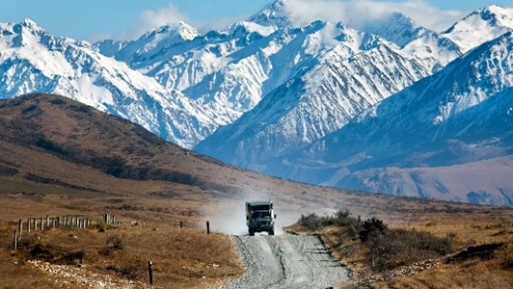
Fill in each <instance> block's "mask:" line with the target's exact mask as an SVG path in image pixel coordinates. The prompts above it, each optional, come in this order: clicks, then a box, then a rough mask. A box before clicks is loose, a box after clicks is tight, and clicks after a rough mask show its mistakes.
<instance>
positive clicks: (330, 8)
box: [0, 0, 513, 40]
mask: <svg viewBox="0 0 513 289" xmlns="http://www.w3.org/2000/svg"><path fill="white" fill-rule="evenodd" d="M286 1H287V3H288V5H289V6H290V9H291V13H292V14H294V15H295V16H296V17H298V18H300V19H302V18H304V19H305V21H306V20H309V19H308V18H318V17H325V18H326V19H327V20H338V21H343V22H347V23H349V22H352V21H353V22H355V21H365V20H366V19H372V18H373V17H374V18H375V17H377V16H379V15H380V14H382V13H384V12H389V11H391V10H397V11H400V12H403V13H404V14H406V15H408V16H410V17H411V18H413V19H414V20H415V21H416V22H417V23H419V24H421V25H424V26H427V27H429V28H431V29H435V30H441V29H445V28H448V26H450V24H452V23H453V22H454V21H456V20H458V19H460V18H461V17H463V16H465V15H466V14H468V13H469V12H471V11H473V10H476V9H479V8H482V7H485V6H488V5H492V4H497V5H503V6H509V7H513V1H511V0H495V1H492V0H286ZM271 2H273V1H272V0H175V1H170V0H0V22H20V21H21V20H23V19H25V18H30V19H32V20H34V21H35V22H37V23H38V24H39V25H40V26H42V27H43V28H45V29H46V30H48V31H49V32H50V33H52V34H55V35H59V36H66V37H72V38H75V39H78V40H96V39H99V38H106V37H111V38H124V39H127V38H134V37H136V36H138V35H140V34H141V33H142V32H144V31H147V30H149V29H150V28H153V27H157V26H160V25H163V24H168V23H172V22H177V21H179V20H183V21H185V22H187V23H189V24H191V25H193V26H195V27H197V28H199V29H200V30H206V29H209V28H211V27H215V28H219V27H222V26H224V25H225V24H226V23H229V22H232V21H234V20H241V19H244V18H246V17H248V16H250V15H252V14H254V13H256V12H258V11H259V10H260V9H262V8H263V7H264V6H265V5H267V4H269V3H271ZM362 13H364V14H362ZM362 15H364V17H362ZM376 15H377V16H376Z"/></svg>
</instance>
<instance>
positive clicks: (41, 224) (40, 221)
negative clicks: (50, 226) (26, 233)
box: [39, 218, 45, 231]
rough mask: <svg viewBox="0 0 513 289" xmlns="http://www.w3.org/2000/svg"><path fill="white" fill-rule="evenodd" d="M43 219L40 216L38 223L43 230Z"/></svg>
mask: <svg viewBox="0 0 513 289" xmlns="http://www.w3.org/2000/svg"><path fill="white" fill-rule="evenodd" d="M43 220H44V219H43V218H40V220H39V224H40V226H41V231H43V230H44V229H45V224H44V222H43Z"/></svg>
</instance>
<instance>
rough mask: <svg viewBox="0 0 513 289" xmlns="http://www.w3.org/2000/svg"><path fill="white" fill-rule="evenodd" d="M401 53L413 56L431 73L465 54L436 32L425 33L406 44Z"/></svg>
mask: <svg viewBox="0 0 513 289" xmlns="http://www.w3.org/2000/svg"><path fill="white" fill-rule="evenodd" d="M401 51H402V52H403V53H404V54H406V55H411V56H413V57H414V58H415V59H416V60H418V61H419V62H420V63H422V65H424V67H426V68H427V69H428V70H430V71H431V72H433V73H434V72H437V71H439V70H441V69H442V68H444V67H445V66H446V65H447V64H449V63H450V62H451V61H453V60H455V59H456V58H458V57H460V56H461V55H462V54H463V53H462V51H461V50H460V48H459V47H458V45H456V44H455V43H454V42H452V41H451V40H450V39H448V38H446V37H443V36H441V35H440V34H438V33H436V32H431V31H428V32H425V33H423V34H422V35H420V36H419V37H418V38H416V39H414V40H412V41H410V42H409V43H408V44H406V45H405V46H404V47H403V48H402V49H401Z"/></svg>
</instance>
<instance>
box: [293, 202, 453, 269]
mask: <svg viewBox="0 0 513 289" xmlns="http://www.w3.org/2000/svg"><path fill="white" fill-rule="evenodd" d="M298 224H299V225H300V226H302V227H303V228H305V229H307V230H310V231H320V230H322V229H323V228H324V227H327V226H338V227H340V229H339V230H338V231H337V233H335V234H333V233H331V234H332V235H333V236H335V238H336V239H337V240H336V241H335V244H336V246H337V247H340V248H343V250H346V249H347V248H350V250H349V251H351V252H348V253H351V254H352V253H353V251H354V248H355V246H342V245H343V244H344V243H346V244H347V242H352V241H358V240H359V242H361V244H363V245H364V246H365V247H366V248H367V249H368V250H366V251H367V253H366V254H367V256H366V262H367V264H368V265H369V267H370V268H372V269H373V270H374V271H385V270H390V269H394V268H397V267H399V266H404V265H409V264H412V263H415V262H418V261H421V260H425V259H433V258H437V257H441V256H444V255H446V254H448V253H450V252H452V250H453V249H452V244H451V241H450V239H449V238H437V237H435V236H433V235H431V234H429V233H426V232H416V231H408V230H401V229H389V228H388V226H387V225H386V224H385V223H384V222H383V221H382V220H380V219H377V218H371V219H368V220H365V221H362V220H361V219H360V217H357V218H355V217H353V216H352V214H351V213H350V212H349V211H347V210H346V211H338V212H337V213H336V214H335V215H333V216H326V217H321V216H318V215H316V214H310V215H307V216H301V218H300V219H299V221H298ZM351 244H353V245H354V242H353V243H351ZM339 251H340V250H339ZM339 253H343V251H341V252H339Z"/></svg>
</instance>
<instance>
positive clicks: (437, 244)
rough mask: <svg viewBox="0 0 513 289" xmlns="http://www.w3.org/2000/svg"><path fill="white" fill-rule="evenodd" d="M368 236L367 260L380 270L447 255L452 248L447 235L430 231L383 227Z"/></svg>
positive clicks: (375, 268) (374, 268) (372, 266)
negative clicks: (439, 234) (438, 236)
mask: <svg viewBox="0 0 513 289" xmlns="http://www.w3.org/2000/svg"><path fill="white" fill-rule="evenodd" d="M368 237H369V238H368V239H367V242H366V244H367V246H368V248H369V255H368V257H367V261H368V263H369V264H370V266H371V268H372V269H373V270H376V271H384V270H390V269H394V268H397V267H399V266H404V265H409V264H412V263H414V262H418V261H421V260H426V259H433V258H438V257H441V256H444V255H446V254H448V253H450V252H451V251H452V245H451V242H450V240H449V239H447V238H437V237H435V236H433V235H431V234H430V233H427V232H416V231H407V230H401V229H393V230H390V229H386V228H385V229H383V230H382V231H379V233H375V234H370V235H369V236H368Z"/></svg>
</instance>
